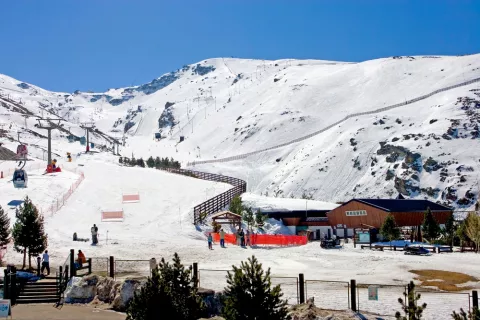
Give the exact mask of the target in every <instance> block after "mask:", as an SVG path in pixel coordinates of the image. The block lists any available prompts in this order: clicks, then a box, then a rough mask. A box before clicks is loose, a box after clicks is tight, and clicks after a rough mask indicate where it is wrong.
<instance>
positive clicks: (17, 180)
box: [12, 167, 28, 188]
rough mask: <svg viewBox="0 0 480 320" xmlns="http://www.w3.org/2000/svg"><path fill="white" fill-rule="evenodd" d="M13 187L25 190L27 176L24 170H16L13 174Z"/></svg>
mask: <svg viewBox="0 0 480 320" xmlns="http://www.w3.org/2000/svg"><path fill="white" fill-rule="evenodd" d="M12 181H13V186H14V187H15V188H26V187H27V184H28V175H27V172H26V171H25V170H23V167H22V168H17V169H15V171H14V172H13V178H12Z"/></svg>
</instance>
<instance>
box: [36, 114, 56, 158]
mask: <svg viewBox="0 0 480 320" xmlns="http://www.w3.org/2000/svg"><path fill="white" fill-rule="evenodd" d="M37 121H38V127H37V128H38V129H45V130H47V132H48V135H47V137H48V148H47V150H48V155H47V161H48V164H51V163H52V130H53V129H57V128H58V127H59V126H60V121H62V119H49V118H47V119H43V118H39V119H37Z"/></svg>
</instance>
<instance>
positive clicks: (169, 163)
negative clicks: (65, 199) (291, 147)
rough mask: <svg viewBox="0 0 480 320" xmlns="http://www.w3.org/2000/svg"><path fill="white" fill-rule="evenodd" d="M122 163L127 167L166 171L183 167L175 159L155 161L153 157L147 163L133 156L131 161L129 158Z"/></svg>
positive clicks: (157, 158)
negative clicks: (166, 169)
mask: <svg viewBox="0 0 480 320" xmlns="http://www.w3.org/2000/svg"><path fill="white" fill-rule="evenodd" d="M119 162H120V160H119ZM122 162H123V164H125V165H129V166H132V167H135V166H139V167H142V168H145V167H149V168H156V169H165V168H173V169H180V168H181V167H182V166H181V164H180V162H179V161H176V160H175V159H173V158H160V157H156V158H155V160H154V159H153V157H149V158H148V159H147V161H145V160H143V158H140V159H135V157H134V156H132V158H131V159H129V158H127V157H123V159H122ZM122 162H120V163H122Z"/></svg>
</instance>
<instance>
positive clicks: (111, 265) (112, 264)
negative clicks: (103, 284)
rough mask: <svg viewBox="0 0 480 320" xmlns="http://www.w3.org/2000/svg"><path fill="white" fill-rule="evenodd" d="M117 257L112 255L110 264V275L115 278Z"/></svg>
mask: <svg viewBox="0 0 480 320" xmlns="http://www.w3.org/2000/svg"><path fill="white" fill-rule="evenodd" d="M114 267H115V258H114V257H113V256H110V265H109V276H110V278H115V268H114Z"/></svg>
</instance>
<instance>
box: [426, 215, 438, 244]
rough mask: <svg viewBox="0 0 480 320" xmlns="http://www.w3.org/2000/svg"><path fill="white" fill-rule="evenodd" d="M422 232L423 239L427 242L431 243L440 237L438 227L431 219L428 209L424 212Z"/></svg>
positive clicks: (432, 218)
mask: <svg viewBox="0 0 480 320" xmlns="http://www.w3.org/2000/svg"><path fill="white" fill-rule="evenodd" d="M422 230H423V234H424V236H425V238H427V240H428V241H429V242H433V241H434V240H436V239H437V238H438V237H439V236H440V225H439V224H438V222H437V221H436V220H435V218H434V217H433V214H432V210H430V208H427V212H425V218H424V220H423V225H422Z"/></svg>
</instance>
